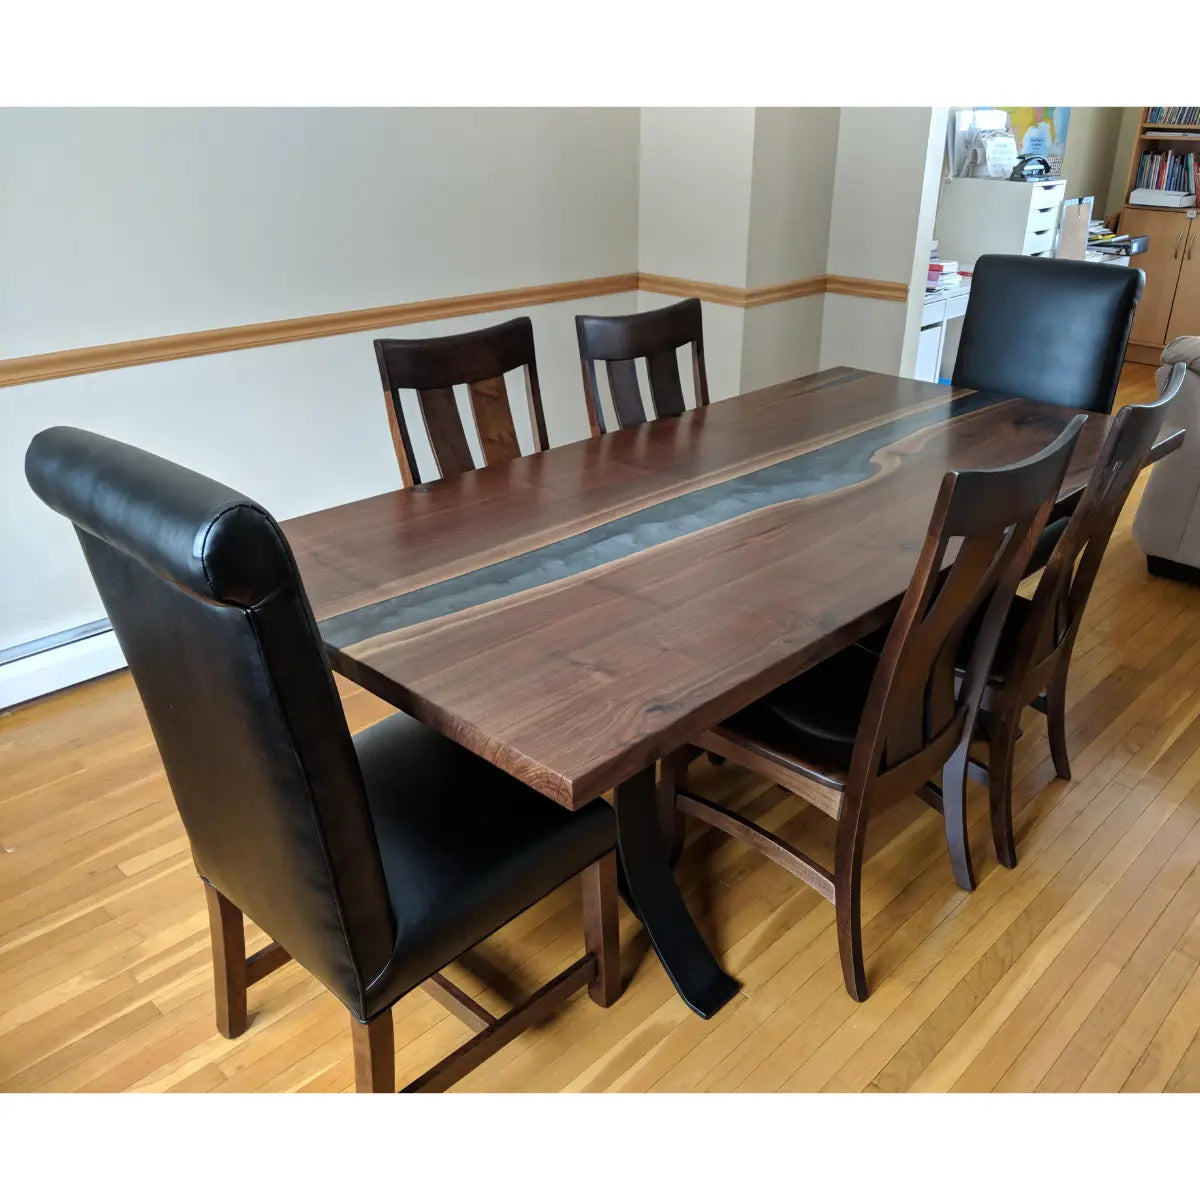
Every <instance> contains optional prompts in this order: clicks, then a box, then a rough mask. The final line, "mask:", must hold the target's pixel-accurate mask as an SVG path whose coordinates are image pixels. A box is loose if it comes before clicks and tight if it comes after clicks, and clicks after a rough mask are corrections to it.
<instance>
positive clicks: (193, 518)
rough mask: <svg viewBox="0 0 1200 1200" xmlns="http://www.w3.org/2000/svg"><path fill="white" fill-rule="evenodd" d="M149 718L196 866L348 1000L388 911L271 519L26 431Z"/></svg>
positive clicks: (76, 439) (347, 760)
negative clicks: (69, 524) (70, 527)
mask: <svg viewBox="0 0 1200 1200" xmlns="http://www.w3.org/2000/svg"><path fill="white" fill-rule="evenodd" d="M25 473H26V477H27V478H28V480H29V483H30V486H31V487H32V488H33V490H34V491H35V492H36V493H37V494H38V496H40V497H41V499H42V500H44V501H45V502H46V504H48V505H49V506H50V507H51V508H52V509H54V510H55V511H56V512H59V513H61V514H62V515H63V516H65V517H66V518H67V519H68V520H70V521H71V522H72V523H73V524H74V525H75V529H76V533H77V534H78V536H79V541H80V543H81V545H82V546H83V552H84V555H85V557H86V559H87V563H88V567H89V568H90V570H91V573H92V578H93V579H94V580H95V583H96V587H97V588H98V589H99V592H100V597H101V600H102V601H103V603H104V608H105V610H106V612H107V613H108V616H109V619H110V620H111V622H112V625H113V629H114V631H115V632H116V635H117V640H118V641H119V643H120V645H121V649H122V651H123V652H124V654H125V658H126V661H127V662H128V664H129V668H130V671H131V672H132V674H133V679H134V682H135V683H136V685H137V688H138V692H139V693H140V695H141V698H142V702H143V704H144V705H145V708H146V715H147V716H148V717H149V720H150V726H151V728H152V730H153V732H154V737H155V740H156V742H157V743H158V749H159V752H160V754H161V755H162V760H163V765H164V766H165V768H166V772H167V778H168V780H169V781H170V785H171V790H172V792H173V793H174V796H175V802H176V804H177V806H178V808H179V814H180V816H181V817H182V819H183V824H184V826H185V828H186V830H187V834H188V839H189V841H190V842H191V848H192V855H193V858H194V859H195V863H196V867H197V870H198V871H199V872H200V874H201V875H202V876H203V877H204V878H205V879H206V880H208V882H209V883H211V884H212V885H213V886H214V887H215V888H216V889H217V890H218V891H220V892H221V893H223V894H224V895H225V896H227V897H228V898H229V899H230V900H231V901H232V902H233V903H234V904H235V905H236V906H237V907H238V908H239V909H241V910H242V911H243V912H244V913H245V914H246V915H247V916H248V917H250V919H251V920H253V921H254V922H255V923H256V924H257V925H259V926H260V928H262V929H263V930H265V931H266V932H267V933H268V934H269V935H270V936H271V937H273V938H275V939H276V940H277V941H278V942H280V944H281V945H283V947H284V948H285V949H286V950H288V951H289V952H290V953H291V955H292V957H293V958H295V959H296V960H297V961H298V962H300V963H301V964H302V965H303V966H305V967H306V968H308V970H310V971H311V972H312V973H313V974H314V975H316V976H317V977H318V978H319V979H320V980H321V981H322V982H323V983H325V985H326V986H327V987H328V988H329V989H330V990H331V991H332V992H334V994H335V995H337V996H338V998H339V999H341V1000H342V1001H343V1003H345V1004H346V1005H347V1007H349V1008H350V1009H351V1011H353V1012H356V1013H359V1014H361V1013H362V1011H363V1004H362V995H363V990H364V987H365V985H366V984H367V983H369V982H370V981H371V979H373V978H374V976H375V974H377V973H378V972H379V971H380V970H381V969H382V968H383V966H384V965H385V964H386V962H387V960H388V958H389V956H390V953H391V950H392V946H393V943H394V920H393V917H392V913H391V909H390V907H389V904H388V899H387V888H386V885H385V881H384V876H383V868H382V866H381V864H380V860H379V850H378V846H377V844H376V841H375V834H374V830H373V827H372V824H371V820H370V815H369V812H368V809H367V804H366V797H365V794H364V790H363V782H362V775H361V771H360V769H359V766H358V760H357V757H356V755H355V752H354V745H353V742H352V740H351V738H350V733H349V730H348V728H347V726H346V720H345V716H344V714H343V712H342V708H341V704H340V702H339V700H338V696H337V692H336V689H335V687H334V683H333V677H332V675H331V673H330V669H329V664H328V662H327V660H326V658H325V655H324V651H323V648H322V644H321V640H320V637H319V635H318V633H317V627H316V623H315V621H314V619H313V615H312V611H311V610H310V608H309V604H308V600H307V598H306V596H305V594H304V589H303V587H302V586H301V584H300V579H299V575H298V573H297V570H296V565H295V562H294V560H293V558H292V554H291V550H290V549H289V547H288V544H287V541H286V540H285V539H284V536H283V533H282V531H281V530H280V528H279V526H278V525H277V524H276V523H275V521H274V520H273V519H272V518H271V516H270V514H268V513H267V512H266V511H264V510H263V509H262V508H261V507H259V505H257V504H255V503H254V501H252V500H249V499H247V498H246V497H245V496H243V495H241V494H239V493H238V492H235V491H233V490H231V489H230V488H227V487H225V486H224V485H222V484H220V483H217V482H215V481H214V480H212V479H208V478H206V477H205V476H203V475H199V474H197V473H196V472H194V471H189V470H187V469H185V468H184V467H180V466H178V465H176V464H175V463H172V462H168V461H167V460H166V459H163V458H159V457H158V456H156V455H153V454H149V453H147V452H145V451H143V450H138V449H136V448H135V447H133V446H128V445H125V444H124V443H122V442H117V441H113V440H112V439H110V438H106V437H101V436H99V435H97V434H94V433H88V432H85V431H84V430H81V429H70V428H62V427H60V428H55V429H48V430H45V431H44V432H42V433H39V434H38V435H37V436H36V437H35V438H34V439H33V442H32V443H31V444H30V447H29V450H28V452H27V454H26V457H25Z"/></svg>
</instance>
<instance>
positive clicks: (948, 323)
mask: <svg viewBox="0 0 1200 1200" xmlns="http://www.w3.org/2000/svg"><path fill="white" fill-rule="evenodd" d="M969 299H970V288H969V286H967V285H964V286H963V287H959V288H955V289H954V290H953V291H951V292H946V293H943V294H942V295H940V296H936V297H932V296H931V297H929V298H928V299H926V301H925V303H924V305H923V306H922V308H921V329H920V332H919V333H918V334H917V359H916V362H915V363H914V364H913V378H914V379H923V380H926V381H927V382H929V383H937V381H938V380H939V379H942V378H945V379H948V378H949V377H950V373H951V372H952V371H953V370H954V358H955V355H956V354H957V353H958V335H959V332H960V329H959V327H958V325H957V323H954V322H956V319H957V318H958V317H961V316H963V315H964V314H965V313H966V311H967V301H968V300H969Z"/></svg>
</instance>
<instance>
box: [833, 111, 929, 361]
mask: <svg viewBox="0 0 1200 1200" xmlns="http://www.w3.org/2000/svg"><path fill="white" fill-rule="evenodd" d="M946 120H947V110H946V109H944V108H846V109H843V110H842V116H841V121H840V123H839V126H838V148H837V167H836V172H835V177H834V189H833V206H832V216H831V219H830V226H829V254H828V257H827V260H826V261H827V267H826V269H827V271H828V273H829V274H830V275H851V276H858V277H861V278H865V279H881V280H886V281H889V282H892V283H903V284H905V285H906V286H907V287H909V302H908V304H901V303H898V302H896V301H893V300H874V299H867V298H864V297H859V296H842V295H836V296H835V295H829V296H826V297H825V315H824V321H823V323H822V327H821V366H822V367H832V366H838V365H846V366H861V367H866V368H869V369H872V370H880V371H894V372H899V373H901V374H903V373H904V372H905V371H906V370H911V369H912V362H913V358H914V356H915V346H916V338H915V329H916V327H915V322H917V321H918V320H919V311H920V301H921V300H922V299H923V297H924V284H923V282H922V283H921V284H920V290H919V291H917V290H916V289H914V287H913V285H914V281H916V280H918V279H920V280H922V281H923V279H924V275H925V271H924V266H925V264H926V263H927V262H928V259H929V239H930V237H931V236H932V219H933V214H934V212H935V210H936V196H937V182H938V177H939V174H940V169H941V160H942V146H943V145H944V143H945V136H946ZM910 327H912V328H913V333H912V335H911V336H910V335H909V328H910Z"/></svg>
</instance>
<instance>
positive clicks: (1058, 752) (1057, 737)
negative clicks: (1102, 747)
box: [1046, 658, 1071, 779]
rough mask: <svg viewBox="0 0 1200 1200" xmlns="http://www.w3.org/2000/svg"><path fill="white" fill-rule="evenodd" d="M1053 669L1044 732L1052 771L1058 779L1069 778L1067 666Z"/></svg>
mask: <svg viewBox="0 0 1200 1200" xmlns="http://www.w3.org/2000/svg"><path fill="white" fill-rule="evenodd" d="M1061 661H1062V663H1063V666H1062V667H1061V668H1060V669H1059V670H1057V671H1055V673H1054V677H1053V678H1052V679H1051V680H1050V683H1049V684H1048V685H1047V687H1046V733H1047V735H1048V736H1049V739H1050V757H1051V758H1052V759H1053V760H1054V773H1055V774H1056V775H1057V776H1058V777H1059V779H1070V778H1071V760H1070V758H1068V756H1067V666H1068V665H1069V660H1068V659H1065V658H1064V659H1062V660H1061Z"/></svg>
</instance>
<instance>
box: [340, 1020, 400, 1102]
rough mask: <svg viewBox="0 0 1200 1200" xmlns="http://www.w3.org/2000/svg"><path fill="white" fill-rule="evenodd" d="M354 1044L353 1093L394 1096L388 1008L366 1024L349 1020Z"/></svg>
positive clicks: (393, 1059)
mask: <svg viewBox="0 0 1200 1200" xmlns="http://www.w3.org/2000/svg"><path fill="white" fill-rule="evenodd" d="M350 1033H351V1037H352V1038H353V1041H354V1090H355V1091H357V1092H394V1091H395V1090H396V1043H395V1038H394V1036H393V1031H392V1010H391V1009H390V1008H389V1009H387V1010H386V1011H384V1012H381V1013H380V1014H379V1015H378V1016H377V1017H372V1018H371V1020H369V1021H367V1022H365V1023H364V1022H362V1021H356V1020H354V1018H353V1017H351V1018H350Z"/></svg>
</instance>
